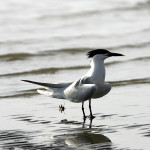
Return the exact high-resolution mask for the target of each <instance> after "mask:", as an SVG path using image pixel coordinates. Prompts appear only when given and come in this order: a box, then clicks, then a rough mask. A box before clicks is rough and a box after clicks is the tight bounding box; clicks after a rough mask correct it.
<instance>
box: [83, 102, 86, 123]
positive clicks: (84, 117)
mask: <svg viewBox="0 0 150 150" xmlns="http://www.w3.org/2000/svg"><path fill="white" fill-rule="evenodd" d="M82 112H83V119H84V121H85V119H86V116H85V112H84V102H82Z"/></svg>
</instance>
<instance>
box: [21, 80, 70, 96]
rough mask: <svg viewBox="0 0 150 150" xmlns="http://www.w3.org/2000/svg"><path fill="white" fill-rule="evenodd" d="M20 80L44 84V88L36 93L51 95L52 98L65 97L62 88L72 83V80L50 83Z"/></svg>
mask: <svg viewBox="0 0 150 150" xmlns="http://www.w3.org/2000/svg"><path fill="white" fill-rule="evenodd" d="M22 81H25V82H29V83H33V84H37V85H40V86H44V87H46V89H44V90H37V91H38V93H40V94H43V95H46V96H51V97H54V98H59V99H65V96H64V90H65V89H66V88H67V87H68V86H70V85H71V83H72V82H69V83H59V84H52V83H42V82H35V81H30V80H22Z"/></svg>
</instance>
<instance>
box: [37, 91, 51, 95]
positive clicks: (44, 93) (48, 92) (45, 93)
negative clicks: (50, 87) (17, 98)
mask: <svg viewBox="0 0 150 150" xmlns="http://www.w3.org/2000/svg"><path fill="white" fill-rule="evenodd" d="M37 92H38V93H40V94H43V95H46V96H52V94H53V92H51V91H47V90H37Z"/></svg>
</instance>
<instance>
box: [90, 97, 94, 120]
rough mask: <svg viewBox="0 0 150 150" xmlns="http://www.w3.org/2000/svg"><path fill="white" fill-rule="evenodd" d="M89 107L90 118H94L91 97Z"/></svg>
mask: <svg viewBox="0 0 150 150" xmlns="http://www.w3.org/2000/svg"><path fill="white" fill-rule="evenodd" d="M89 109H90V116H89V117H90V119H94V118H95V117H94V116H93V114H92V109H91V99H89Z"/></svg>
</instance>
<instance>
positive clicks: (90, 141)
mask: <svg viewBox="0 0 150 150" xmlns="http://www.w3.org/2000/svg"><path fill="white" fill-rule="evenodd" d="M68 123H69V124H74V123H73V121H67V120H66V124H68ZM98 130H99V129H98ZM72 132H74V133H73V134H65V135H63V136H64V138H65V139H64V140H65V143H66V144H67V145H68V146H73V147H78V146H90V147H93V145H96V146H97V147H100V148H105V149H111V140H110V139H109V138H108V137H106V136H104V135H102V134H98V133H97V132H96V133H94V132H95V129H94V130H93V129H92V120H90V123H89V125H88V128H87V124H86V125H85V120H84V121H83V124H82V128H76V129H75V130H73V131H72Z"/></svg>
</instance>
